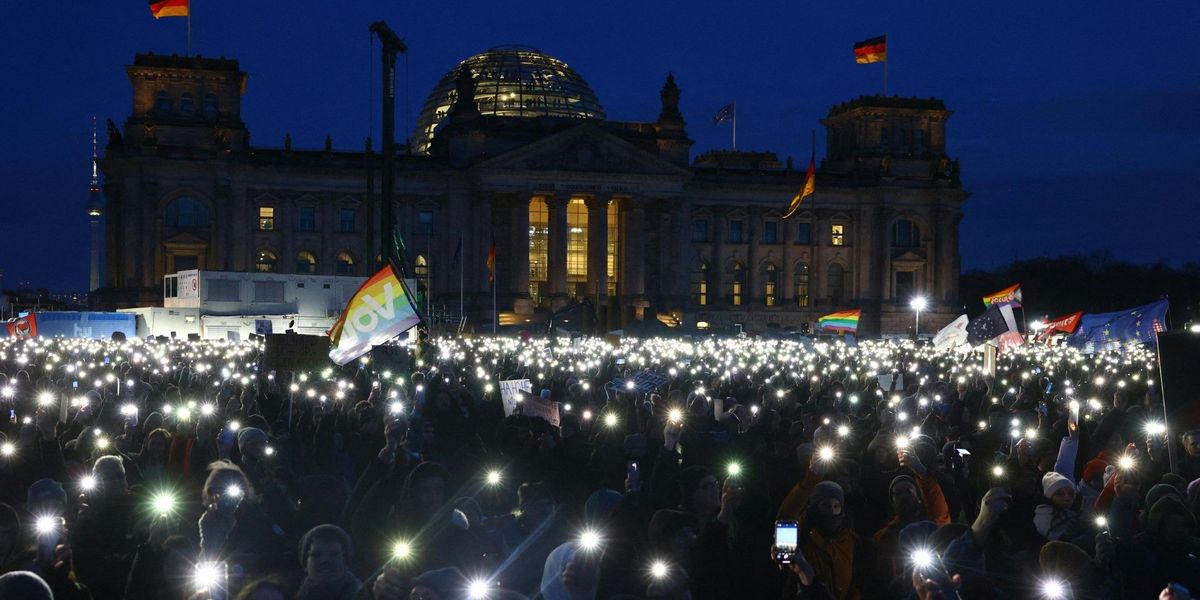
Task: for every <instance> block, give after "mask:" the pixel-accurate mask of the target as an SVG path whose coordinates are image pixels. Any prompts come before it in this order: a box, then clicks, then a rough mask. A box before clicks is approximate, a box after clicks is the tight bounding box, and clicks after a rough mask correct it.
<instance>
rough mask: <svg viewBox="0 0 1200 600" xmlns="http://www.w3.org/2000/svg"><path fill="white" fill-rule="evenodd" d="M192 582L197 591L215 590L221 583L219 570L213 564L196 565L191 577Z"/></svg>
mask: <svg viewBox="0 0 1200 600" xmlns="http://www.w3.org/2000/svg"><path fill="white" fill-rule="evenodd" d="M192 581H193V582H194V583H195V585H196V589H197V590H209V589H212V588H215V587H216V586H217V584H218V583H220V581H221V570H220V569H219V568H218V567H217V565H216V564H215V563H201V564H198V565H196V573H195V574H194V575H193V576H192Z"/></svg>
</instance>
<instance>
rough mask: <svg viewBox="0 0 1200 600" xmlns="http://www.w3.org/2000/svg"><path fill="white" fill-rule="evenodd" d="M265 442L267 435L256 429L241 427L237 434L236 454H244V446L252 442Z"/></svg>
mask: <svg viewBox="0 0 1200 600" xmlns="http://www.w3.org/2000/svg"><path fill="white" fill-rule="evenodd" d="M256 440H261V441H263V442H266V441H267V434H266V433H264V432H263V430H261V429H259V428H257V427H243V428H241V429H239V430H238V432H237V446H238V453H240V454H245V453H246V445H247V444H249V443H250V442H252V441H256Z"/></svg>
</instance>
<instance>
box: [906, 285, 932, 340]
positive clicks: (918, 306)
mask: <svg viewBox="0 0 1200 600" xmlns="http://www.w3.org/2000/svg"><path fill="white" fill-rule="evenodd" d="M908 305H909V306H911V307H912V309H913V310H914V311H916V313H917V319H916V321H915V322H914V323H913V339H914V340H917V339H920V336H921V311H923V310H925V307H926V306H928V305H929V302H928V301H927V300H925V297H924V296H917V297H916V298H913V299H912V302H909V303H908Z"/></svg>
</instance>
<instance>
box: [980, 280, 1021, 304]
mask: <svg viewBox="0 0 1200 600" xmlns="http://www.w3.org/2000/svg"><path fill="white" fill-rule="evenodd" d="M1021 300H1023V298H1021V284H1019V283H1015V284H1013V285H1010V286H1008V287H1006V288H1004V289H1002V290H1000V291H998V292H996V293H995V294H988V295H987V296H984V297H983V306H984V308H987V307H989V306H991V305H993V304H1011V305H1012V307H1013V308H1021Z"/></svg>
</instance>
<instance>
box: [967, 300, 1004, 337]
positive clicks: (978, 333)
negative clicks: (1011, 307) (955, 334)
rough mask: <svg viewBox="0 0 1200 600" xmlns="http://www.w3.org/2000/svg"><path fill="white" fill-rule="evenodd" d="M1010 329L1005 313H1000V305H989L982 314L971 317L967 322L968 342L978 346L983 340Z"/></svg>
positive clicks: (997, 335) (998, 335)
mask: <svg viewBox="0 0 1200 600" xmlns="http://www.w3.org/2000/svg"><path fill="white" fill-rule="evenodd" d="M1007 331H1009V329H1008V323H1005V322H1004V315H1003V314H1001V313H1000V306H999V305H992V306H989V307H988V309H987V310H986V311H984V312H983V314H982V315H979V316H978V317H975V318H974V319H971V322H970V323H968V324H967V343H968V344H971V345H972V346H978V345H979V344H982V343H983V342H987V341H990V340H994V339H996V338H997V337H1000V336H1001V335H1003V334H1004V333H1005V332H1007Z"/></svg>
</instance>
